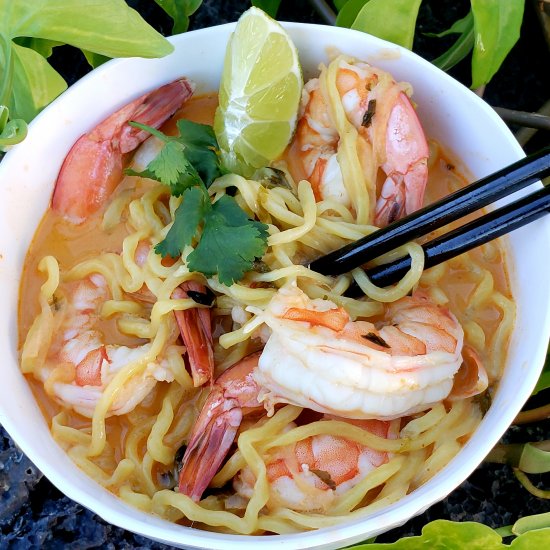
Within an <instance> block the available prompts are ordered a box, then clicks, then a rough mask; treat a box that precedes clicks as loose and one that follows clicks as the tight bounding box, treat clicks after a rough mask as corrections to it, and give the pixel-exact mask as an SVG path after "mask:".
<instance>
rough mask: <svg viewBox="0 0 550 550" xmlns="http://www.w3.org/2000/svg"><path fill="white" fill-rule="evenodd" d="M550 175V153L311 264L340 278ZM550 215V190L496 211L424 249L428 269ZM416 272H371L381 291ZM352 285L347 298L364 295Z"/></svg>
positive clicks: (403, 261)
mask: <svg viewBox="0 0 550 550" xmlns="http://www.w3.org/2000/svg"><path fill="white" fill-rule="evenodd" d="M548 175H550V147H545V148H544V149H542V150H540V151H538V152H537V153H534V154H532V155H530V156H528V157H525V158H524V159H521V160H519V161H518V162H515V163H514V164H511V165H510V166H507V167H506V168H503V169H502V170H499V171H498V172H495V173H494V174H491V175H489V176H487V177H485V178H482V179H481V180H479V181H477V182H475V183H472V184H471V185H468V186H466V187H464V188H463V189H460V190H459V191H456V192H455V193H452V194H451V195H448V196H447V197H445V198H443V199H441V200H439V201H437V202H435V203H433V204H431V205H429V206H427V207H425V208H422V209H421V210H418V211H417V212H415V213H414V214H411V215H410V216H407V217H405V218H402V219H401V220H399V221H396V222H394V223H392V224H390V225H388V226H387V227H385V228H383V229H379V230H378V231H375V232H374V233H372V234H371V235H368V236H367V237H364V238H362V239H359V240H358V241H355V242H353V243H350V244H348V245H346V246H344V247H343V248H340V249H339V250H335V251H334V252H331V253H330V254H327V255H326V256H322V257H321V258H318V259H317V260H315V261H313V262H311V264H310V265H309V267H310V268H311V269H312V270H314V271H317V272H319V273H323V274H324V275H340V274H342V273H347V272H348V271H351V270H352V269H354V268H356V267H359V266H361V265H363V264H365V263H367V262H369V261H371V260H373V259H374V258H377V257H379V256H381V255H382V254H385V253H387V252H389V251H391V250H394V249H395V248H397V247H398V246H401V245H403V244H405V243H407V242H410V241H412V240H414V239H416V238H418V237H421V236H423V235H426V234H428V233H430V232H431V231H434V230H435V229H439V228H440V227H443V226H445V225H447V224H448V223H451V222H453V221H455V220H458V219H460V218H462V217H463V216H466V215H467V214H471V213H472V212H475V211H476V210H479V209H480V208H483V207H484V206H487V205H488V204H490V203H492V202H494V201H496V200H498V199H501V198H502V197H505V196H507V195H511V194H512V193H515V192H516V191H519V190H520V189H523V188H524V187H527V186H528V185H531V184H532V183H534V182H536V181H537V180H539V179H542V178H544V177H546V176H548ZM548 212H550V186H548V187H544V188H543V189H540V190H537V191H536V192H534V193H532V194H530V195H527V196H525V197H524V198H522V199H520V200H517V201H515V202H512V203H510V204H508V205H506V206H504V207H502V208H499V209H497V210H494V211H493V212H490V213H489V214H486V215H484V216H482V217H480V218H478V219H476V220H474V221H472V222H470V223H467V224H465V225H463V226H461V227H459V228H458V229H455V230H453V231H450V232H449V233H446V234H445V235H442V236H440V237H437V238H435V239H433V240H431V241H429V242H426V243H424V244H423V245H422V248H423V249H424V256H425V263H424V269H428V268H430V267H433V266H435V265H438V264H440V263H441V262H444V261H446V260H448V259H450V258H454V257H455V256H458V255H459V254H462V253H463V252H467V251H468V250H471V249H472V248H475V247H477V246H481V245H482V244H485V243H486V242H489V241H491V240H493V239H496V238H497V237H500V236H502V235H504V234H506V233H510V232H511V231H514V230H515V229H518V228H519V227H522V226H524V225H526V224H528V223H531V222H533V221H535V220H537V219H539V218H540V217H542V216H544V215H545V214H547V213H548ZM410 267H411V260H410V257H408V256H407V257H404V258H399V259H397V260H395V261H392V262H390V263H387V264H383V265H379V266H376V267H373V268H370V269H367V270H366V274H367V275H368V277H369V279H370V280H371V281H372V283H374V284H375V285H377V286H388V285H391V284H393V283H396V282H397V281H399V280H400V279H401V278H402V277H403V276H404V275H405V273H406V272H407V271H408V270H409V269H410ZM360 294H361V291H360V289H359V287H358V286H357V285H355V284H354V285H352V286H350V288H349V289H348V291H347V292H346V295H347V296H350V295H351V296H355V295H360Z"/></svg>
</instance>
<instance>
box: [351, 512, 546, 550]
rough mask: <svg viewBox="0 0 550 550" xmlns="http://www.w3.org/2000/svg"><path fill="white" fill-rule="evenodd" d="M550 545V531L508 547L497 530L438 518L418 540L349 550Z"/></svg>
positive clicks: (521, 549)
mask: <svg viewBox="0 0 550 550" xmlns="http://www.w3.org/2000/svg"><path fill="white" fill-rule="evenodd" d="M549 544H550V529H537V530H533V531H528V532H525V533H524V534H522V535H521V536H519V537H517V538H516V539H515V540H514V541H512V544H511V545H509V546H508V545H507V544H503V543H502V537H501V536H500V535H499V534H498V533H497V532H496V531H494V530H493V529H491V528H490V527H487V526H486V525H482V524H481V523H475V522H472V521H466V522H463V523H456V522H453V521H447V520H442V519H439V520H436V521H432V522H431V523H428V525H426V526H425V527H424V528H423V529H422V535H420V536H418V537H404V538H402V539H399V540H398V541H397V542H393V543H389V544H383V543H374V544H362V545H358V546H352V547H350V550H351V549H353V550H432V549H433V550H439V549H440V550H466V549H467V550H505V549H512V550H531V549H535V548H547V547H548V545H549Z"/></svg>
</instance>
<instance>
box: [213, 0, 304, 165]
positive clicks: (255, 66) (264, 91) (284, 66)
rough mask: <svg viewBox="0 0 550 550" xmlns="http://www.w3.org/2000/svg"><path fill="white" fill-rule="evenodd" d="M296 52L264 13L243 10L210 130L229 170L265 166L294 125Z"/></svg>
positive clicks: (298, 76)
mask: <svg viewBox="0 0 550 550" xmlns="http://www.w3.org/2000/svg"><path fill="white" fill-rule="evenodd" d="M302 85H303V81H302V71H301V68H300V63H299V61H298V52H297V50H296V47H295V46H294V44H293V43H292V41H291V40H290V37H289V36H288V35H287V33H286V31H285V30H284V29H283V28H282V27H281V25H279V23H277V21H275V20H274V19H271V17H269V16H268V15H266V14H265V13H264V12H263V11H262V10H260V9H258V8H255V7H252V8H250V9H249V10H247V11H245V12H244V13H243V14H242V15H241V17H240V19H239V21H238V23H237V27H236V28H235V32H234V33H233V34H232V36H231V38H230V39H229V44H228V46H227V51H226V54H225V61H224V68H223V74H222V79H221V84H220V92H219V95H220V104H219V107H218V109H217V111H216V116H215V119H214V131H215V132H216V137H217V138H218V143H219V144H220V148H221V150H222V155H223V157H224V162H225V164H226V166H227V167H228V168H230V169H237V170H238V169H239V168H240V169H242V168H243V164H244V165H248V166H252V167H254V168H261V167H262V166H266V165H267V164H269V163H270V162H271V161H272V160H274V159H276V158H277V157H278V156H280V155H281V154H282V152H283V151H284V149H285V147H286V146H287V144H288V142H289V141H290V139H291V138H292V135H293V133H294V130H295V127H296V119H297V116H298V107H299V104H300V97H301V93H302Z"/></svg>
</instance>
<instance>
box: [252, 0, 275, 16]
mask: <svg viewBox="0 0 550 550" xmlns="http://www.w3.org/2000/svg"><path fill="white" fill-rule="evenodd" d="M252 5H253V6H256V7H257V8H260V9H262V10H264V11H265V13H267V14H268V15H270V16H271V17H277V12H278V11H279V6H280V5H281V0H252Z"/></svg>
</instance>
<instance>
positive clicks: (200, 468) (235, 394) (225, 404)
mask: <svg viewBox="0 0 550 550" xmlns="http://www.w3.org/2000/svg"><path fill="white" fill-rule="evenodd" d="M258 357H259V353H254V354H252V355H248V356H247V357H245V358H244V359H242V360H241V361H239V362H238V363H236V364H235V365H233V366H232V367H230V368H229V369H227V370H226V371H225V372H224V373H223V374H221V375H220V376H219V377H218V379H217V380H216V382H215V384H214V386H213V387H212V390H211V391H210V394H209V396H208V399H207V400H206V402H205V404H204V405H203V408H202V410H201V413H200V415H199V417H198V418H197V420H196V422H195V425H194V426H193V431H192V432H191V435H190V437H189V444H188V445H187V449H186V450H185V454H184V456H183V462H182V469H181V472H180V478H179V491H180V493H184V494H186V495H188V496H190V497H191V498H192V499H193V500H199V499H200V497H201V495H202V493H203V492H204V490H205V489H206V487H208V484H209V483H210V481H211V480H212V478H213V477H214V475H215V474H216V472H217V471H218V469H219V467H220V465H221V463H222V462H223V459H224V458H225V456H226V455H227V453H228V452H229V448H230V447H231V445H232V443H233V441H234V439H235V436H236V435H237V430H238V429H239V426H240V425H241V421H242V418H243V415H246V414H249V413H251V412H254V411H260V410H262V409H263V406H262V405H261V404H260V403H258V401H257V396H258V390H259V388H258V386H257V384H256V382H255V381H254V379H253V378H252V371H253V370H254V368H255V367H256V365H257V364H258Z"/></svg>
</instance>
